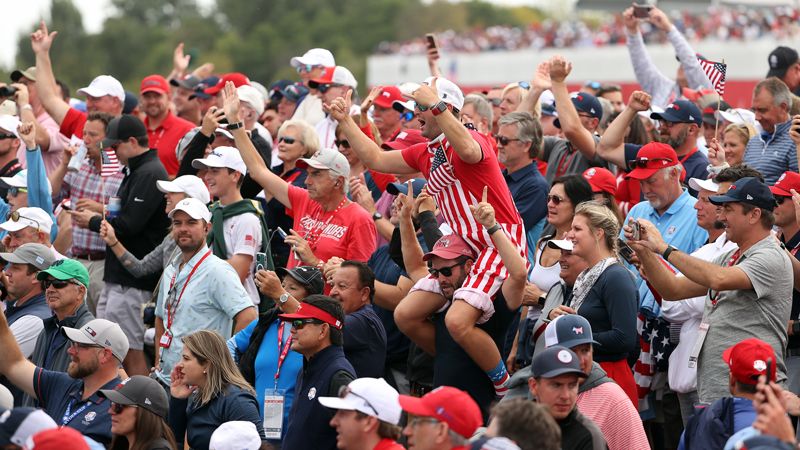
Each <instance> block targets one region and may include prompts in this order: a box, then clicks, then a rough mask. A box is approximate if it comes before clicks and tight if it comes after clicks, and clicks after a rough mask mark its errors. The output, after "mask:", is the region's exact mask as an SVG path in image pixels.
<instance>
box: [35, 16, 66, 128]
mask: <svg viewBox="0 0 800 450" xmlns="http://www.w3.org/2000/svg"><path fill="white" fill-rule="evenodd" d="M57 34H58V31H53V32H52V33H50V32H48V31H47V25H46V24H45V23H44V20H43V21H42V22H41V24H40V25H39V29H38V30H36V31H34V32H33V34H31V47H32V48H33V53H34V54H35V55H36V91H37V93H38V94H39V101H41V102H42V106H44V109H45V111H47V114H50V117H52V118H53V120H55V121H56V123H58V124H59V125H61V122H63V121H64V117H66V115H67V111H69V104H68V103H67V102H65V101H64V99H63V98H61V96H60V95H58V92H57V91H56V77H55V75H54V74H53V65H52V63H51V62H50V46H51V45H53V40H54V39H55V37H56V35H57Z"/></svg>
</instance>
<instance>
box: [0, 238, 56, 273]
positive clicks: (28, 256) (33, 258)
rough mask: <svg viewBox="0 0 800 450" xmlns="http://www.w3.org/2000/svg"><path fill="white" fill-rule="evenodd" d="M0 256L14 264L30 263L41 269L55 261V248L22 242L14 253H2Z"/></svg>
mask: <svg viewBox="0 0 800 450" xmlns="http://www.w3.org/2000/svg"><path fill="white" fill-rule="evenodd" d="M0 258H3V259H4V260H6V261H7V262H10V263H13V264H30V265H32V266H33V267H36V268H37V269H39V270H45V269H47V268H48V267H50V265H51V264H53V262H54V261H55V257H54V256H53V249H52V248H50V247H48V246H46V245H43V244H38V243H35V242H29V243H27V244H22V245H20V246H19V247H17V249H16V250H14V253H0Z"/></svg>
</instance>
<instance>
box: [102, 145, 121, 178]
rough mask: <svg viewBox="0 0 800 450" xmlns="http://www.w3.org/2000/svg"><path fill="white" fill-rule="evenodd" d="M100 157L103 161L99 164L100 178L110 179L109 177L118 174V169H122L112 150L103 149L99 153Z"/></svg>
mask: <svg viewBox="0 0 800 450" xmlns="http://www.w3.org/2000/svg"><path fill="white" fill-rule="evenodd" d="M100 156H101V158H102V159H103V161H102V162H101V163H100V176H101V177H103V178H106V177H110V176H111V175H114V174H116V173H119V171H120V169H122V165H121V164H120V163H119V160H118V159H117V154H116V153H114V150H112V149H110V148H104V149H103V150H102V152H101V153H100Z"/></svg>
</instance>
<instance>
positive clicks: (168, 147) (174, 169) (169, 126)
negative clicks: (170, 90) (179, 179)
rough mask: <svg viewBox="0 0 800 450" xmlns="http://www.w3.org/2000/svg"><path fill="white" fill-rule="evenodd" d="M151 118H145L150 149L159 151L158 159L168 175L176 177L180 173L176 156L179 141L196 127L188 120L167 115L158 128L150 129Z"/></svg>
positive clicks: (170, 114) (170, 113)
mask: <svg viewBox="0 0 800 450" xmlns="http://www.w3.org/2000/svg"><path fill="white" fill-rule="evenodd" d="M149 122H150V118H149V117H145V118H144V126H145V127H147V139H148V140H149V141H150V143H149V147H150V148H154V149H156V150H158V158H159V159H160V160H161V163H162V164H164V168H165V169H167V173H168V174H169V175H170V176H171V177H174V176H175V174H177V173H178V167H179V166H180V164H179V163H178V158H177V156H175V147H177V146H178V141H180V140H181V138H182V137H183V136H184V135H185V134H186V133H188V132H189V130H191V129H192V128H194V127H195V125H194V124H193V123H192V122H189V121H188V120H186V119H181V118H180V117H178V116H176V115H175V114H172V111H170V112H169V113H167V117H166V118H165V119H164V121H163V122H161V125H160V126H159V127H158V128H155V129H152V130H151V129H150V125H149Z"/></svg>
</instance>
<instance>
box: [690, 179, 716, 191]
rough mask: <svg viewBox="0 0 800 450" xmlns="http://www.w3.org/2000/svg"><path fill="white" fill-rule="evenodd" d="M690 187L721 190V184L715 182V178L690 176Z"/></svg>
mask: <svg viewBox="0 0 800 450" xmlns="http://www.w3.org/2000/svg"><path fill="white" fill-rule="evenodd" d="M689 187H690V188H692V189H694V190H695V191H711V192H717V191H718V190H719V185H718V184H717V183H714V181H713V180H704V179H702V178H689Z"/></svg>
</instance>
